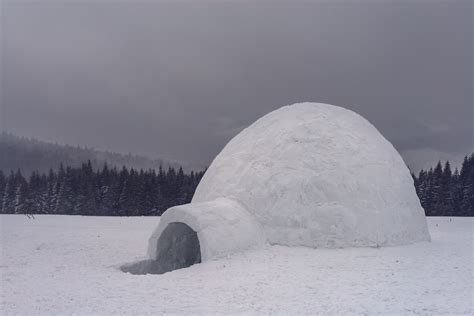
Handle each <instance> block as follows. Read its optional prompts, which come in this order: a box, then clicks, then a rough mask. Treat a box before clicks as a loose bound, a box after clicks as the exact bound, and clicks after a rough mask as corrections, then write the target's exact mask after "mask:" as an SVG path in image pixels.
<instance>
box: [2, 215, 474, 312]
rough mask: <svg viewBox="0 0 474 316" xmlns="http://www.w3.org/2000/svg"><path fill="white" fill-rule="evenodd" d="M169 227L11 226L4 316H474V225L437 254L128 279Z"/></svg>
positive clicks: (298, 255) (39, 219) (257, 255)
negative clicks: (159, 230) (126, 269)
mask: <svg viewBox="0 0 474 316" xmlns="http://www.w3.org/2000/svg"><path fill="white" fill-rule="evenodd" d="M158 221H159V219H158V218H153V217H148V218H109V217H106V218H100V217H75V216H36V218H35V219H28V218H26V217H24V216H15V215H2V216H0V224H1V226H0V229H1V231H0V237H1V239H0V242H1V253H0V273H1V284H0V290H1V297H0V300H1V305H0V313H1V314H26V315H32V314H43V315H52V314H62V315H65V314H81V315H89V314H101V315H103V314H135V315H136V314H163V313H172V314H184V313H186V314H189V313H193V314H208V313H214V314H215V313H217V314H223V313H226V314H227V313H246V314H261V313H263V314H268V313H279V314H316V313H319V314H336V313H339V314H472V313H473V300H474V289H473V283H474V277H473V266H474V258H473V251H474V249H473V248H474V241H473V239H474V237H473V230H474V219H472V218H453V219H452V221H450V219H449V218H429V219H428V223H429V227H430V232H431V235H432V239H433V241H432V242H430V243H428V242H423V243H419V244H415V245H410V246H402V247H392V248H359V249H332V250H329V249H310V248H287V247H281V246H274V247H267V248H266V249H264V250H260V251H251V252H247V253H240V254H235V255H233V256H232V257H228V258H224V259H221V260H215V261H210V262H207V263H204V264H199V265H195V266H192V267H190V268H187V269H182V270H176V271H173V272H170V273H166V274H163V275H131V274H128V273H123V272H121V271H120V270H119V269H118V267H119V266H120V265H121V264H123V263H126V262H130V261H134V260H138V259H142V258H143V256H144V254H145V253H146V247H147V240H148V237H149V236H150V234H151V232H152V230H153V229H154V228H155V227H156V225H157V224H158Z"/></svg>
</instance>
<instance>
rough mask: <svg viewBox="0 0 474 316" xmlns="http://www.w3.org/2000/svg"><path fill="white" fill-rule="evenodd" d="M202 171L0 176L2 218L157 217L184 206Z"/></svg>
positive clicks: (84, 170) (84, 168)
mask: <svg viewBox="0 0 474 316" xmlns="http://www.w3.org/2000/svg"><path fill="white" fill-rule="evenodd" d="M203 175H204V172H196V173H195V172H191V173H189V174H185V173H184V172H183V169H182V168H179V169H178V170H176V169H175V168H173V167H169V168H168V170H166V171H165V170H164V169H163V168H161V167H160V168H159V170H158V171H155V170H154V169H150V170H146V171H144V170H143V169H140V170H135V169H133V168H131V169H128V168H127V167H123V168H122V169H121V170H118V169H117V168H116V167H113V168H110V167H109V166H108V165H107V164H106V165H104V167H103V168H101V169H99V170H94V168H93V165H92V163H91V161H88V162H87V163H84V164H82V165H81V166H80V167H76V168H73V167H66V168H65V167H64V166H63V165H62V164H61V165H60V167H59V169H58V170H57V171H54V170H52V169H50V170H49V173H47V174H44V173H43V174H40V173H38V172H33V173H32V174H31V176H30V177H29V178H28V179H26V178H25V177H24V176H23V175H22V173H21V171H20V170H18V171H17V172H11V173H10V174H9V175H5V174H4V173H3V172H2V171H0V203H1V205H0V211H1V213H2V214H67V215H98V216H139V215H140V216H141V215H161V214H162V213H163V212H164V211H165V210H166V209H168V208H169V207H171V206H174V205H179V204H185V203H189V202H190V201H191V199H192V197H193V195H194V191H195V190H196V187H197V185H198V183H199V181H200V180H201V178H202V176H203Z"/></svg>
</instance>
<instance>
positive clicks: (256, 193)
mask: <svg viewBox="0 0 474 316" xmlns="http://www.w3.org/2000/svg"><path fill="white" fill-rule="evenodd" d="M177 223H181V224H182V225H185V226H186V227H188V228H189V230H187V229H182V230H179V229H175V228H176V225H178V224H177ZM170 227H171V228H170ZM173 227H174V228H173ZM183 227H184V226H182V227H181V228H183ZM170 229H171V231H172V234H170ZM190 232H194V233H195V235H194V236H195V237H194V239H193V238H192V237H187V238H184V240H187V241H186V242H183V238H182V237H180V234H188V235H189V234H191V233H190ZM191 235H192V234H191ZM189 236H190V235H189ZM429 239H430V236H429V232H428V228H427V224H426V218H425V215H424V211H423V209H422V207H421V205H420V201H419V200H418V197H417V195H416V193H415V189H414V186H413V180H412V178H411V175H410V172H409V170H408V168H407V167H406V165H405V163H404V162H403V159H402V158H401V157H400V155H399V154H398V152H397V151H396V150H395V148H394V147H393V146H392V144H391V143H389V142H388V141H387V140H386V139H385V138H384V137H383V136H382V135H381V134H380V133H379V132H378V131H377V129H376V128H375V127H374V126H372V124H370V123H369V122H368V121H367V120H365V119H364V118H362V117H361V116H360V115H358V114H356V113H354V112H352V111H350V110H347V109H344V108H341V107H336V106H332V105H327V104H320V103H299V104H294V105H290V106H285V107H282V108H280V109H278V110H276V111H274V112H271V113H269V114H267V115H265V116H264V117H262V118H261V119H259V120H257V121H256V122H255V123H254V124H252V125H251V126H250V127H248V128H246V129H245V130H243V131H242V132H241V133H240V134H238V135H237V136H236V137H235V138H234V139H232V140H231V141H230V142H229V143H228V144H227V145H226V147H225V148H224V149H223V150H222V152H221V153H220V154H219V155H218V156H217V157H216V158H215V159H214V161H213V162H212V164H211V166H210V167H209V169H208V170H207V172H206V174H205V175H204V177H203V179H202V181H201V183H200V184H199V186H198V188H197V190H196V193H195V195H194V198H193V200H192V202H191V203H190V204H186V205H180V206H176V207H172V208H170V209H168V210H167V211H166V212H165V213H164V214H163V216H162V217H161V220H160V223H159V225H158V227H157V229H156V230H155V231H154V233H153V234H152V236H151V238H150V240H149V247H148V256H149V258H150V261H151V262H155V263H156V262H163V261H164V262H165V263H164V265H166V269H163V270H167V271H170V270H173V269H176V268H180V267H185V266H189V265H191V264H193V263H197V262H200V261H206V260H209V259H211V258H217V257H221V256H224V255H227V254H230V253H234V252H238V251H243V250H246V249H251V248H258V247H261V246H262V245H264V244H266V243H269V244H276V245H286V246H307V247H314V248H318V247H324V248H336V247H337V248H342V247H379V246H394V245H402V244H408V243H413V242H418V241H428V240H429ZM193 247H194V249H193ZM196 247H197V248H199V249H196ZM173 251H175V253H173ZM176 252H178V253H176ZM164 256H167V257H168V259H164ZM198 257H199V258H198Z"/></svg>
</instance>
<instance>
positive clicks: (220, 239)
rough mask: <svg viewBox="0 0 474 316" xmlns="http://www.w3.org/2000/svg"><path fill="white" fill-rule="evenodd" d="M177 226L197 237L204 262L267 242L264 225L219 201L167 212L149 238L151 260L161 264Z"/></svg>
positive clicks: (235, 206)
mask: <svg viewBox="0 0 474 316" xmlns="http://www.w3.org/2000/svg"><path fill="white" fill-rule="evenodd" d="M177 223H182V224H185V225H187V226H188V227H190V228H191V229H192V230H193V231H195V232H196V233H197V236H198V241H199V243H198V244H199V247H200V254H201V258H200V259H201V261H202V262H204V261H207V260H209V259H213V258H219V257H222V256H225V255H227V254H230V253H234V252H238V251H244V250H247V249H251V248H258V247H260V246H262V245H264V244H265V242H266V239H265V234H264V232H263V229H262V227H261V225H260V224H259V223H258V222H257V221H256V220H255V218H254V217H253V216H251V215H250V214H249V213H248V212H247V211H246V210H245V209H244V208H243V207H242V206H241V205H240V204H239V203H238V202H236V201H233V200H230V199H226V198H218V199H216V200H213V201H209V202H204V203H193V204H185V205H180V206H175V207H172V208H170V209H168V210H167V211H166V212H165V213H164V214H163V215H162V216H161V220H160V224H159V225H158V227H157V228H156V230H155V231H154V232H153V234H152V236H151V237H150V240H149V244H148V257H149V258H150V259H151V260H161V259H160V258H161V257H162V256H163V253H164V251H165V250H166V249H167V247H166V246H163V244H164V243H169V241H168V240H167V238H166V236H164V235H165V233H166V231H167V229H168V230H169V227H170V226H172V225H176V224H177ZM163 249H165V250H163ZM186 251H188V250H186ZM171 270H173V269H171Z"/></svg>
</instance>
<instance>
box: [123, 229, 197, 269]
mask: <svg viewBox="0 0 474 316" xmlns="http://www.w3.org/2000/svg"><path fill="white" fill-rule="evenodd" d="M157 245H158V246H157V247H158V249H157V259H156V260H145V261H140V262H137V263H134V264H131V265H125V266H122V268H121V269H122V271H124V272H130V273H132V274H148V273H151V274H163V273H165V272H169V271H173V270H177V269H182V268H187V267H190V266H192V265H193V264H196V263H200V262H201V247H200V245H199V239H198V236H197V233H196V232H195V231H194V230H192V229H191V227H189V226H188V225H186V224H184V223H170V224H168V226H166V228H165V230H163V232H162V233H161V236H160V238H159V239H158V243H157Z"/></svg>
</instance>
